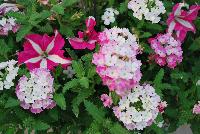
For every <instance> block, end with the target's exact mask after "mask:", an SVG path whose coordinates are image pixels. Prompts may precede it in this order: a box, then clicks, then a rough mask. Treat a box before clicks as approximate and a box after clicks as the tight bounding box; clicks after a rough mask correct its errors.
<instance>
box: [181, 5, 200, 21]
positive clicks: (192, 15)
mask: <svg viewBox="0 0 200 134" xmlns="http://www.w3.org/2000/svg"><path fill="white" fill-rule="evenodd" d="M199 10H200V6H199V5H193V6H191V7H190V10H189V11H188V13H187V16H186V17H185V19H186V20H195V19H196V18H197V16H198V13H199Z"/></svg>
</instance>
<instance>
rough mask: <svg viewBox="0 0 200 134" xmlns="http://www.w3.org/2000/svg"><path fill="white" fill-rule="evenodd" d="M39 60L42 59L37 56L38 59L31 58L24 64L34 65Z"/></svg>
mask: <svg viewBox="0 0 200 134" xmlns="http://www.w3.org/2000/svg"><path fill="white" fill-rule="evenodd" d="M41 59H42V57H41V56H38V57H34V58H31V59H28V60H27V61H25V62H24V63H36V62H38V61H40V60H41Z"/></svg>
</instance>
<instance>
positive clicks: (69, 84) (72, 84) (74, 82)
mask: <svg viewBox="0 0 200 134" xmlns="http://www.w3.org/2000/svg"><path fill="white" fill-rule="evenodd" d="M78 85H79V80H78V79H72V80H71V81H69V82H67V83H65V85H64V87H63V93H65V92H66V91H67V90H70V89H71V88H74V87H77V86H78Z"/></svg>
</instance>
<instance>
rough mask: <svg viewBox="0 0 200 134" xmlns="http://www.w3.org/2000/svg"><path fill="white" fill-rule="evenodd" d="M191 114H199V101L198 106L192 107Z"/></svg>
mask: <svg viewBox="0 0 200 134" xmlns="http://www.w3.org/2000/svg"><path fill="white" fill-rule="evenodd" d="M193 114H200V101H198V104H195V105H194V108H193Z"/></svg>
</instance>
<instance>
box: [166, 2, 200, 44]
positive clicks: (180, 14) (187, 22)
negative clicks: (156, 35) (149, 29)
mask: <svg viewBox="0 0 200 134" xmlns="http://www.w3.org/2000/svg"><path fill="white" fill-rule="evenodd" d="M183 7H184V3H178V4H176V5H175V6H174V7H173V11H172V13H171V14H170V15H169V18H168V20H167V25H168V30H167V31H168V32H170V33H173V31H176V35H177V38H178V39H179V40H180V41H184V39H185V37H186V34H187V32H188V31H192V32H194V33H195V32H196V28H195V25H194V24H193V21H194V20H195V19H196V18H197V16H198V11H199V10H200V6H199V5H192V6H191V7H190V8H189V10H188V11H185V10H182V8H183Z"/></svg>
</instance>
